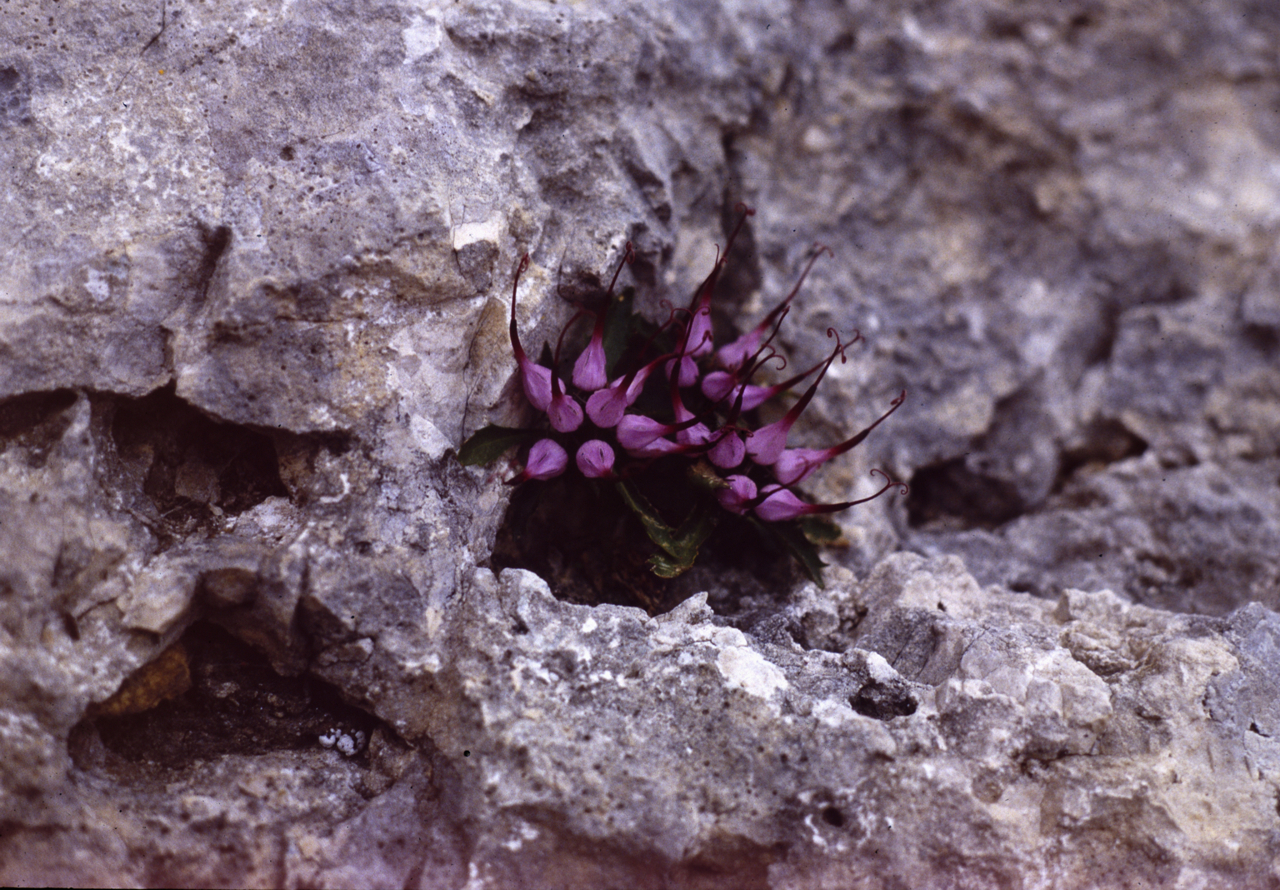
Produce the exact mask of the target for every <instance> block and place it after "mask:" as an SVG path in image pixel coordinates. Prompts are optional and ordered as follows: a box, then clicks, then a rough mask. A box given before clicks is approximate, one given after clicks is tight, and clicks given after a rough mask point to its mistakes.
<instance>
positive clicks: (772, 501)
mask: <svg viewBox="0 0 1280 890" xmlns="http://www.w3.org/2000/svg"><path fill="white" fill-rule="evenodd" d="M877 473H878V474H880V475H881V476H884V478H885V479H887V480H888V481H887V482H885V484H884V487H883V488H881V489H880V490H879V491H877V492H876V493H875V494H873V495H870V496H869V497H865V498H858V499H857V500H856V501H842V502H841V503H839V504H807V503H805V502H804V501H802V500H800V498H799V497H798V496H797V495H796V493H795V492H793V491H792V490H791V489H789V488H783V487H782V486H781V485H766V486H765V487H764V488H762V489H760V495H759V497H760V502H759V503H757V504H755V506H754V513H755V515H756V516H758V517H760V518H761V519H763V520H765V521H766V522H785V521H787V520H789V519H799V518H800V517H802V516H816V515H818V514H820V513H838V512H839V511H841V510H847V509H849V508H850V507H852V506H854V505H856V504H865V503H866V502H867V501H874V500H875V499H876V498H878V497H880V495H882V494H884V493H885V492H886V491H888V490H889V489H891V488H893V487H894V486H898V488H899V493H900V494H906V493H907V491H908V486H907V484H906V483H905V482H898V481H897V480H895V479H893V478H891V477H890V476H889V474H888V473H885V472H884V471H882V470H872V471H871V475H873V476H874V475H876V474H877ZM722 503H723V502H722Z"/></svg>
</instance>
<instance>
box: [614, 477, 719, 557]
mask: <svg viewBox="0 0 1280 890" xmlns="http://www.w3.org/2000/svg"><path fill="white" fill-rule="evenodd" d="M618 491H619V492H620V493H621V494H622V499H623V500H624V501H625V502H626V504H627V506H628V507H630V508H631V511H632V512H633V513H635V514H636V516H637V517H638V518H639V519H640V523H641V525H643V526H644V531H645V534H647V535H648V536H649V540H650V541H653V543H655V544H657V545H658V546H659V547H661V548H662V551H663V552H660V553H655V554H654V555H653V556H651V557H650V558H649V565H650V567H652V569H653V573H654V574H655V575H657V576H658V577H659V578H674V577H676V576H677V575H680V574H682V573H684V572H686V571H688V570H689V569H690V568H691V567H692V566H693V564H694V562H695V561H696V560H697V558H698V549H699V548H700V547H701V546H702V543H703V542H704V541H705V540H706V539H707V536H708V535H710V534H711V532H712V531H713V530H714V529H715V527H716V519H717V513H716V512H715V511H713V510H711V509H708V507H707V505H706V504H705V503H703V502H699V503H698V504H697V505H696V506H695V507H694V508H693V510H691V511H690V512H689V515H688V516H687V517H686V518H685V520H684V522H682V523H680V527H679V528H672V527H671V526H669V525H667V524H666V523H665V522H663V520H662V518H661V517H660V516H658V513H657V511H655V510H654V509H653V506H652V505H651V504H650V503H649V502H648V500H647V499H646V498H645V497H644V495H642V494H640V492H638V491H636V490H635V489H634V488H633V487H632V486H631V485H630V484H629V483H627V482H619V483H618Z"/></svg>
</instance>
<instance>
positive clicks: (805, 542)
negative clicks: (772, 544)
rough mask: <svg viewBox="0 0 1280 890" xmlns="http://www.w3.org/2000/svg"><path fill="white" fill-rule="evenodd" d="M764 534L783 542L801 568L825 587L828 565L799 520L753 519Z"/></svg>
mask: <svg viewBox="0 0 1280 890" xmlns="http://www.w3.org/2000/svg"><path fill="white" fill-rule="evenodd" d="M751 521H752V522H753V523H754V524H755V526H756V527H757V528H758V529H760V531H761V532H763V533H764V534H766V535H768V536H770V537H772V538H773V539H774V540H776V541H777V542H778V543H779V544H781V545H782V546H783V547H784V548H785V549H786V550H787V552H788V553H790V554H791V555H792V557H794V558H795V561H796V562H798V563H799V564H800V568H801V569H802V570H803V571H804V573H805V575H806V576H807V577H808V578H809V580H810V581H812V582H813V583H814V584H817V585H818V586H819V587H823V588H825V587H826V586H827V585H826V584H825V583H824V582H823V580H822V568H823V566H825V565H826V563H825V562H823V561H822V560H821V559H820V558H819V557H818V549H817V548H816V547H815V546H814V545H813V543H812V542H811V541H810V540H809V538H807V537H806V536H805V533H804V531H803V530H802V528H801V525H802V523H799V522H760V521H759V520H756V519H752V520H751Z"/></svg>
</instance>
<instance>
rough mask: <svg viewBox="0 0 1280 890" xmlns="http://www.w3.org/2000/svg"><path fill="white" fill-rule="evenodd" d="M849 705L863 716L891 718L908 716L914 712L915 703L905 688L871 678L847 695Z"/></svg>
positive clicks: (876, 718) (882, 718) (877, 718)
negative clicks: (897, 687)
mask: <svg viewBox="0 0 1280 890" xmlns="http://www.w3.org/2000/svg"><path fill="white" fill-rule="evenodd" d="M849 706H850V707H852V708H853V709H854V710H855V711H857V712H858V713H859V714H861V715H862V716H864V717H871V718H873V719H875V720H892V719H893V718H894V717H909V716H910V715H912V714H914V713H915V712H916V707H917V704H916V700H915V699H914V698H913V697H912V696H911V694H910V693H908V692H906V691H905V690H901V689H895V688H893V687H891V686H887V685H885V684H883V683H878V682H876V681H874V680H873V681H871V682H870V683H868V684H867V685H865V686H863V687H862V688H861V689H859V690H858V691H857V693H855V694H854V695H851V696H849Z"/></svg>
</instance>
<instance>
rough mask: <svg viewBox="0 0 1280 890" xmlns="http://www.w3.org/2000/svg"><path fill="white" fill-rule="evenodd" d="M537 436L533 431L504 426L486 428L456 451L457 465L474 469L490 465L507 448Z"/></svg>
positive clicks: (476, 433) (477, 432) (477, 431)
mask: <svg viewBox="0 0 1280 890" xmlns="http://www.w3.org/2000/svg"><path fill="white" fill-rule="evenodd" d="M535 435H537V433H536V431H535V430H515V429H510V428H509V427H505V426H493V425H490V426H487V427H485V428H484V429H480V430H476V432H475V434H474V435H473V436H472V437H471V438H470V439H468V440H467V441H465V442H463V443H462V446H461V447H460V448H459V449H458V463H460V464H462V465H463V466H464V467H475V466H480V465H483V464H488V463H492V462H493V461H495V460H497V459H498V458H500V457H502V455H503V454H504V453H505V452H506V450H507V449H508V448H511V447H512V446H515V445H519V444H521V443H523V442H527V441H528V440H529V439H532V438H533V437H534V436H535Z"/></svg>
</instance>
